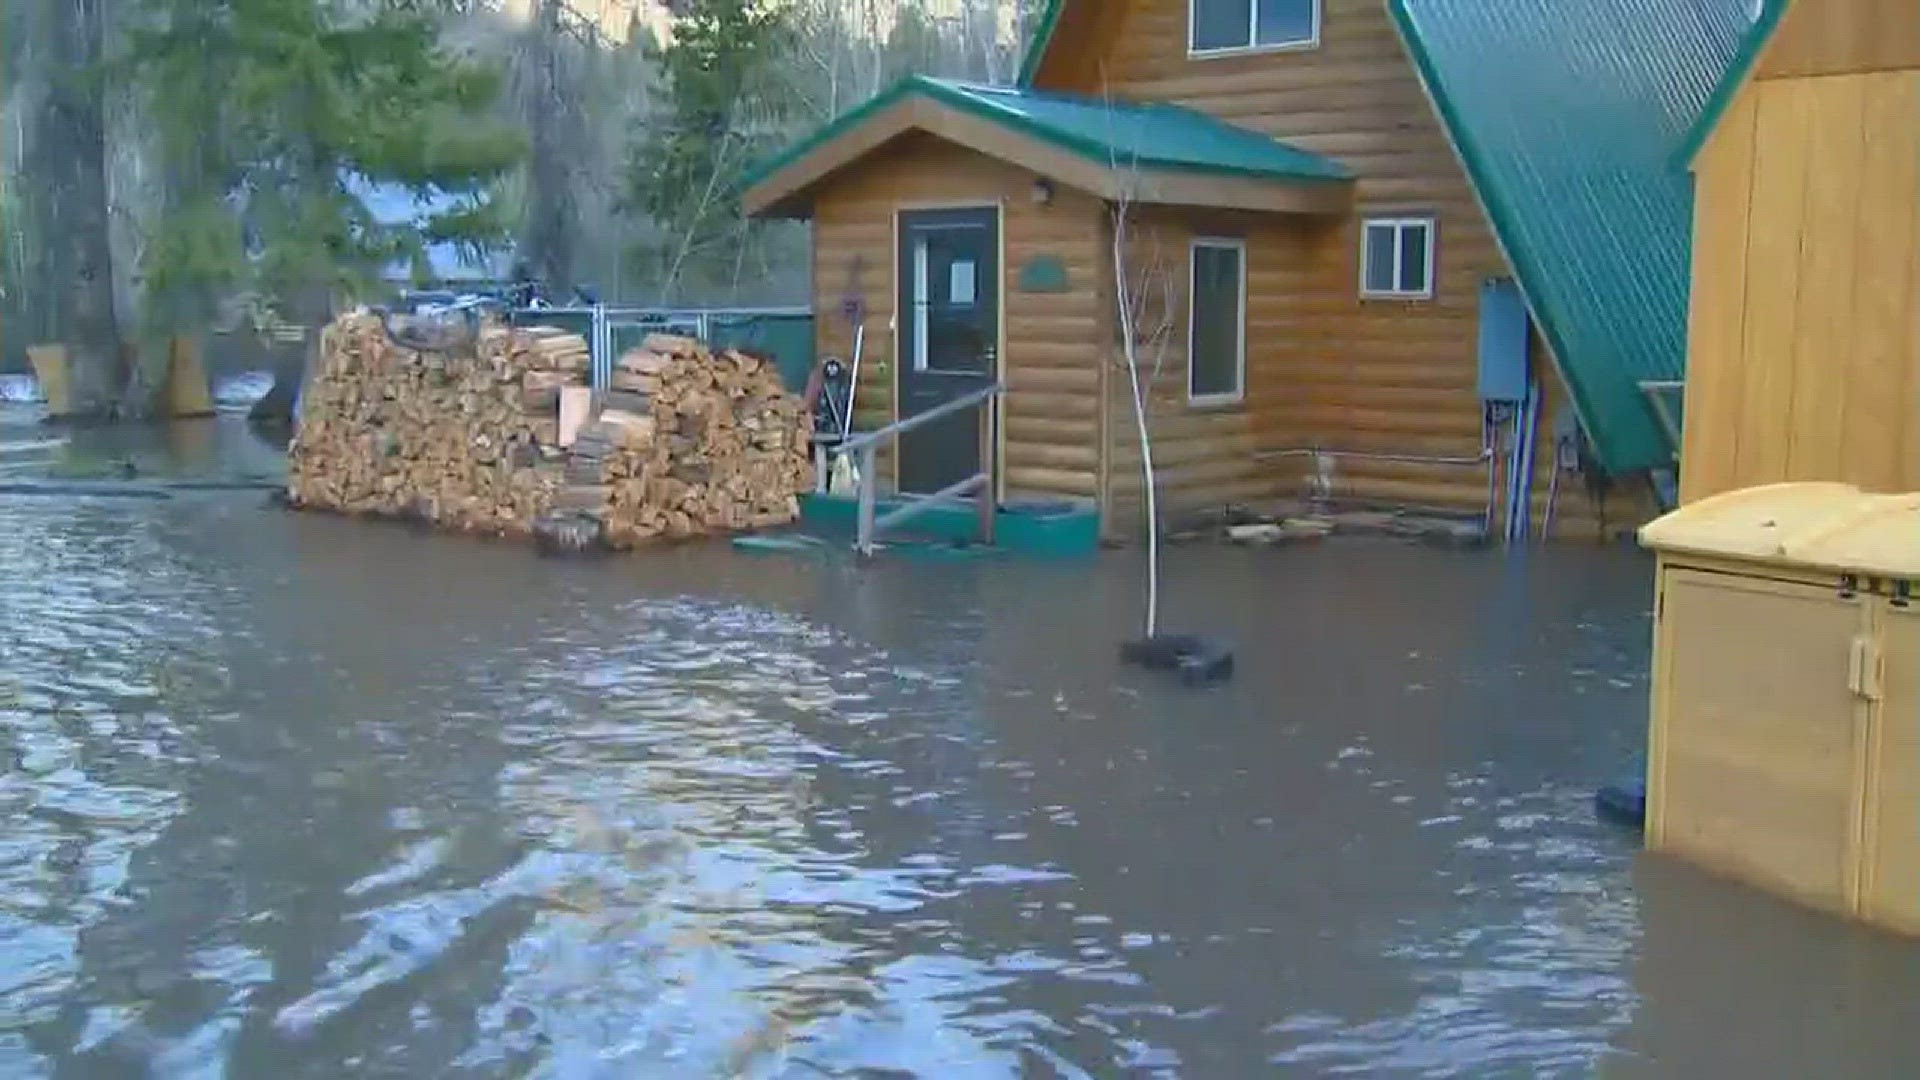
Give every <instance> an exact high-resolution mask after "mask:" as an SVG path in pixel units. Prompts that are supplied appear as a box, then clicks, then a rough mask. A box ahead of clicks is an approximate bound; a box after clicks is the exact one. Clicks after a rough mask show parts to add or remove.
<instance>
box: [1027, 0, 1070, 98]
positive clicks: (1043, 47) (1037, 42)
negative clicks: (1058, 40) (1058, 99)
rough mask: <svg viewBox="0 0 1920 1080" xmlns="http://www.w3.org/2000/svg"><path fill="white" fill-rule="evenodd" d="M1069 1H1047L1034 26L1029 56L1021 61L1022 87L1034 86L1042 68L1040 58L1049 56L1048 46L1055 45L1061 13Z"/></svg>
mask: <svg viewBox="0 0 1920 1080" xmlns="http://www.w3.org/2000/svg"><path fill="white" fill-rule="evenodd" d="M1066 6H1067V0H1047V7H1046V10H1045V11H1042V12H1041V13H1040V20H1039V21H1038V22H1036V23H1034V24H1033V40H1032V41H1031V42H1029V43H1028V45H1027V55H1026V56H1025V57H1024V58H1022V59H1021V61H1020V85H1021V86H1032V85H1033V76H1034V73H1035V72H1036V71H1038V70H1039V68H1040V58H1041V57H1043V56H1045V55H1046V54H1047V46H1048V45H1050V44H1052V43H1053V32H1054V31H1055V30H1058V29H1059V28H1060V13H1061V12H1062V11H1064V10H1065V9H1066Z"/></svg>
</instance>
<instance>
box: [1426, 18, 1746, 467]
mask: <svg viewBox="0 0 1920 1080" xmlns="http://www.w3.org/2000/svg"><path fill="white" fill-rule="evenodd" d="M1389 7H1390V9H1391V10H1392V12H1393V15H1394V18H1395V20H1396V21H1397V22H1398V24H1399V26H1400V30H1401V34H1402V36H1403V37H1404V38H1405V40H1406V42H1407V46H1408V51H1409V52H1410V53H1411V54H1412V55H1413V58H1414V62H1415V64H1416V65H1417V66H1418V67H1419V69H1420V72H1421V76H1422V78H1423V79H1424V81H1425V82H1426V84H1427V86H1428V89H1429V91H1430V92H1431V93H1432V95H1433V98H1434V101H1435V103H1436V104H1437V105H1438V107H1439V110H1440V113H1441V117H1442V119H1443V121H1444V122H1445V124H1446V125H1447V128H1448V130H1449V132H1450V133H1451V135H1452V137H1453V141H1454V143H1455V145H1456V146H1457V147H1458V148H1459V151H1460V156H1461V158H1462V159H1463V160H1464V162H1465V163H1466V167H1467V171H1468V172H1469V173H1470V174H1471V176H1472V178H1473V182H1474V185H1475V187H1476V188H1477V189H1478V191H1479V193H1480V197H1481V201H1482V202H1483V203H1484V204H1485V205H1486V207H1487V211H1488V214H1489V216H1490V217H1491V218H1492V219H1493V226H1494V231H1495V232H1496V234H1497V235H1498V236H1499V239H1500V242H1501V245H1502V247H1504V248H1505V250H1506V252H1507V255H1508V257H1509V259H1510V260H1511V262H1512V263H1513V267H1514V271H1515V273H1516V274H1517V275H1518V277H1519V279H1520V285H1521V288H1522V289H1523V290H1524V291H1525V293H1526V295H1527V301H1528V304H1529V306H1530V307H1531V309H1532V311H1533V313H1534V316H1535V318H1536V319H1537V320H1538V321H1539V323H1540V326H1541V330H1542V331H1543V333H1544V334H1545V335H1546V337H1547V340H1548V342H1549V343H1550V344H1551V345H1552V347H1553V351H1554V355H1555V357H1556V359H1557V360H1558V361H1559V364H1560V369H1561V372H1562V374H1563V375H1564V376H1565V378H1566V381H1567V384H1568V387H1569V389H1570V390H1571V391H1572V394H1573V398H1574V402H1575V405H1576V407H1577V408H1578V410H1579V412H1580V418H1581V421H1582V423H1583V425H1584V426H1585V427H1586V430H1587V433H1588V435H1589V436H1590V438H1591V439H1592V441H1593V444H1594V448H1595V451H1596V453H1597V455H1598V456H1599V458H1600V461H1601V463H1602V464H1603V465H1605V466H1606V467H1607V468H1608V469H1609V470H1610V471H1613V472H1624V471H1629V470H1634V469H1641V468H1652V467H1664V466H1668V465H1671V464H1672V452H1673V448H1672V447H1671V446H1670V445H1669V444H1668V441H1667V438H1666V436H1665V434H1664V432H1663V431H1662V430H1661V428H1660V426H1659V420H1658V418H1657V417H1656V415H1655V414H1654V412H1653V410H1652V408H1651V407H1650V406H1649V404H1648V403H1647V400H1646V398H1645V396H1644V394H1643V393H1642V392H1641V390H1640V384H1641V383H1642V382H1643V381H1656V380H1657V381H1672V380H1679V379H1682V378H1684V377H1685V371H1686V349H1687V298H1688V278H1689V274H1690V270H1691V265H1690V264H1691V254H1692V228H1693V183H1692V178H1691V177H1690V176H1688V174H1687V173H1686V172H1685V171H1684V170H1682V169H1678V168H1675V167H1674V164H1673V159H1674V154H1675V152H1676V151H1677V150H1678V149H1679V148H1680V146H1681V145H1682V143H1683V141H1684V140H1685V139H1686V138H1687V135H1688V133H1689V132H1690V131H1691V130H1692V128H1693V125H1694V124H1695V123H1696V122H1697V121H1698V120H1699V118H1700V116H1701V114H1702V112H1703V111H1704V110H1705V109H1706V107H1707V104H1708V101H1709V99H1710V98H1711V97H1712V96H1713V94H1714V90H1715V88H1716V87H1717V86H1718V85H1719V84H1720V82H1721V80H1722V79H1723V78H1724V77H1725V75H1726V73H1727V71H1728V68H1729V66H1730V65H1731V64H1732V63H1733V62H1734V59H1735V57H1736V55H1737V54H1738V53H1739V52H1740V49H1741V45H1742V43H1743V41H1745V40H1746V38H1747V36H1748V32H1749V30H1750V29H1751V27H1752V20H1751V5H1750V0H1389Z"/></svg>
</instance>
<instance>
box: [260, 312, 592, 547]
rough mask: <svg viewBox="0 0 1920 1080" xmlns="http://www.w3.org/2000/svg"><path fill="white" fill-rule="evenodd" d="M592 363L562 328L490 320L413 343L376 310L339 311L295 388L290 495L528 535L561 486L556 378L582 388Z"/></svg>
mask: <svg viewBox="0 0 1920 1080" xmlns="http://www.w3.org/2000/svg"><path fill="white" fill-rule="evenodd" d="M588 366H589V357H588V353H587V343H586V341H585V340H584V339H582V338H581V337H580V336H579V335H577V334H568V333H564V332H562V331H559V330H553V329H548V328H535V329H529V330H510V329H507V328H505V327H499V326H489V327H486V328H484V329H482V330H481V331H480V333H479V334H478V336H477V338H472V339H469V340H468V341H466V342H464V343H453V344H449V345H448V347H446V348H444V349H436V350H424V351H416V350H414V349H410V348H406V347H403V346H401V345H400V344H397V343H396V342H395V341H394V340H393V339H392V338H391V337H390V336H389V334H388V332H387V329H386V328H385V327H384V326H383V325H382V322H381V319H380V317H379V316H377V315H374V314H370V313H364V312H363V313H355V314H349V315H344V316H342V317H341V318H340V319H338V320H336V321H335V322H334V324H333V325H332V326H329V327H327V329H326V330H325V331H324V333H323V336H322V338H321V348H320V366H319V370H318V371H316V372H314V373H313V375H312V377H311V378H310V379H309V380H308V382H307V385H306V388H305V389H304V390H303V391H302V395H301V402H300V426H299V432H298V434H297V435H296V436H295V438H294V441H293V445H292V446H291V448H290V449H289V452H288V454H289V461H288V467H289V471H288V495H289V496H290V498H291V500H292V502H293V503H294V504H295V505H301V506H312V507H317V508H323V509H329V510H339V511H344V512H347V513H353V514H375V515H382V516H402V517H412V518H418V519H421V520H424V521H428V522H431V523H434V524H437V525H442V526H445V527H448V528H453V529H463V530H472V531H480V532H508V533H511V532H522V531H525V530H526V529H528V528H529V527H530V526H531V524H532V522H533V520H534V519H535V518H537V517H539V516H540V515H541V514H544V513H546V512H547V510H548V509H549V507H550V506H551V504H552V500H553V496H554V493H555V492H556V491H558V490H559V488H560V487H561V486H562V481H561V478H560V476H559V473H558V468H557V465H558V460H559V450H558V444H559V441H560V422H559V398H560V388H561V387H564V386H576V385H578V386H584V385H586V382H587V369H588ZM549 448H551V449H549ZM548 462H552V463H553V466H554V467H551V468H542V467H541V466H542V465H543V464H544V463H548Z"/></svg>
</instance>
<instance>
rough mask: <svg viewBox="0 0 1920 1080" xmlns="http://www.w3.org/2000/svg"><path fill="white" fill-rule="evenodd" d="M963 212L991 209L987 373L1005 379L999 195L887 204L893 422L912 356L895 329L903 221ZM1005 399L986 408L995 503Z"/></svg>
mask: <svg viewBox="0 0 1920 1080" xmlns="http://www.w3.org/2000/svg"><path fill="white" fill-rule="evenodd" d="M967 210H974V211H982V210H988V211H992V212H993V219H994V244H995V250H994V253H993V258H994V264H995V265H994V269H995V274H994V363H993V366H994V370H993V372H992V373H991V377H992V378H994V379H998V380H1002V381H1004V379H1005V378H1006V370H1007V291H1008V290H1007V204H1006V201H1005V200H1003V199H956V200H953V201H950V202H948V201H925V202H904V203H895V204H894V207H893V230H892V232H893V240H892V246H893V255H892V257H891V258H889V259H888V260H887V261H888V263H889V265H890V266H891V267H892V271H893V272H892V275H891V280H890V282H889V288H890V289H891V296H892V300H891V303H892V306H893V319H892V326H891V327H890V328H889V336H890V337H891V339H892V350H891V351H892V363H893V377H892V379H891V380H890V381H891V383H892V395H893V419H894V420H895V421H896V422H898V421H899V420H900V419H901V418H902V416H901V412H900V405H901V401H902V396H901V391H900V373H901V372H902V371H903V370H904V366H905V365H906V364H909V363H911V362H912V359H911V358H910V357H908V356H906V355H905V354H904V353H903V352H902V350H901V343H902V342H903V341H904V340H905V339H906V335H905V334H904V333H903V332H902V330H901V327H900V320H901V319H902V318H904V317H906V314H907V313H906V312H904V311H902V310H901V305H900V296H901V294H902V292H903V288H902V286H903V285H904V283H905V280H906V273H905V268H904V267H903V266H902V265H901V262H902V251H903V245H902V244H901V240H902V239H903V238H904V233H905V220H906V219H907V218H909V217H911V216H912V215H914V214H926V213H942V212H945V211H967ZM1005 402H1006V398H1005V396H1004V395H1002V396H1001V397H1000V398H998V399H996V400H994V401H993V402H992V403H991V404H990V405H989V406H987V407H988V408H990V409H992V410H993V440H994V452H993V476H992V478H991V481H992V483H991V487H992V490H993V498H994V500H995V501H996V502H998V501H999V500H1001V499H1002V498H1004V496H1005V482H1006V458H1007V455H1006V446H1007V433H1006V410H1005V409H1004V408H1003V406H1004V404H1005ZM900 447H901V443H900V442H899V441H897V440H896V442H895V443H894V452H893V454H892V459H893V463H892V471H893V487H894V490H895V491H898V490H900V460H901V457H902V455H901V453H900Z"/></svg>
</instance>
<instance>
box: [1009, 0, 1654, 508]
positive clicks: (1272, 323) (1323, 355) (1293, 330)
mask: <svg viewBox="0 0 1920 1080" xmlns="http://www.w3.org/2000/svg"><path fill="white" fill-rule="evenodd" d="M1121 9H1124V10H1121ZM1102 10H1103V13H1104V14H1103V15H1102V16H1101V18H1100V19H1099V20H1096V21H1100V22H1105V23H1106V24H1107V26H1108V27H1110V29H1106V30H1102V29H1099V28H1096V29H1093V30H1083V31H1079V32H1081V33H1084V34H1085V35H1086V36H1085V37H1084V38H1083V39H1081V40H1084V41H1087V42H1090V43H1093V44H1094V45H1095V46H1096V48H1097V49H1101V50H1104V56H1101V57H1099V58H1098V59H1097V60H1088V61H1087V62H1085V63H1080V62H1067V61H1068V60H1069V59H1070V58H1062V60H1061V61H1060V62H1058V63H1056V62H1054V61H1052V60H1050V61H1049V63H1048V65H1047V66H1046V67H1045V68H1043V70H1042V71H1041V73H1040V82H1041V86H1042V88H1046V89H1062V90H1071V91H1079V92H1083V93H1101V92H1103V90H1104V91H1106V92H1111V93H1113V94H1115V95H1118V96H1122V97H1126V98H1132V99H1137V100H1165V101H1172V102H1176V103H1178V104H1182V105H1186V106H1189V107H1191V108H1196V109H1200V110H1203V111H1205V112H1208V113H1211V114H1213V115H1216V116H1219V117H1221V118H1223V119H1226V120H1228V121H1230V122H1232V123H1236V124H1240V125H1243V126H1245V127H1249V128H1252V129H1254V130H1258V131H1261V132H1264V133H1266V134H1269V135H1272V136H1275V137H1276V138H1280V139H1284V140H1286V141H1287V142H1289V143H1292V144H1293V145H1295V146H1298V147H1300V148H1301V149H1303V150H1310V151H1314V152H1317V153H1321V154H1325V155H1328V156H1330V157H1333V158H1336V159H1338V160H1340V161H1341V162H1343V163H1344V164H1346V165H1347V166H1348V167H1350V168H1352V169H1353V170H1354V171H1355V173H1356V174H1357V175H1358V176H1359V181H1358V185H1357V190H1356V193H1355V213H1354V215H1353V217H1352V218H1351V219H1349V220H1347V221H1343V222H1335V223H1333V224H1330V225H1329V224H1324V223H1317V222H1315V221H1313V220H1312V219H1306V218H1290V217H1280V216H1276V215H1266V216H1261V217H1253V216H1248V217H1247V218H1246V219H1242V220H1238V221H1228V222H1227V223H1225V224H1222V223H1221V222H1220V221H1219V219H1218V218H1217V217H1206V218H1189V219H1188V220H1187V224H1186V226H1185V231H1186V232H1187V233H1188V234H1189V235H1190V234H1191V233H1192V232H1195V231H1198V232H1202V233H1207V232H1211V231H1213V230H1215V229H1221V230H1226V229H1235V230H1238V231H1228V232H1224V234H1225V235H1240V236H1244V237H1245V238H1246V239H1247V241H1248V248H1247V261H1248V266H1249V268H1250V273H1251V277H1250V279H1249V282H1248V308H1249V312H1248V319H1249V325H1248V335H1247V338H1248V357H1247V368H1248V386H1247V398H1246V401H1245V403H1244V405H1243V406H1242V408H1241V409H1240V410H1238V412H1237V413H1229V414H1215V415H1213V416H1212V417H1211V418H1210V419H1207V420H1204V421H1200V422H1197V423H1196V424H1192V425H1189V426H1188V427H1187V428H1185V429H1183V431H1185V432H1187V434H1183V435H1182V436H1179V437H1178V438H1176V439H1175V440H1174V444H1173V445H1169V447H1168V448H1167V451H1166V453H1165V454H1164V455H1163V456H1164V457H1165V458H1166V461H1165V462H1163V464H1166V465H1168V466H1169V472H1168V476H1167V478H1166V480H1167V483H1168V484H1169V485H1170V486H1171V488H1172V489H1173V490H1172V492H1171V499H1170V501H1172V502H1174V503H1176V504H1177V503H1180V502H1189V503H1190V502H1194V501H1200V502H1205V501H1210V500H1222V499H1227V498H1229V497H1248V498H1252V497H1258V496H1260V495H1262V494H1304V493H1305V487H1304V485H1305V483H1306V481H1307V479H1308V477H1307V475H1306V471H1305V470H1304V469H1303V466H1302V465H1301V462H1300V460H1299V459H1282V460H1280V461H1268V462H1265V463H1262V464H1259V465H1253V464H1249V462H1248V460H1247V459H1249V458H1251V457H1252V452H1253V451H1259V450H1282V449H1290V448H1295V447H1319V448H1323V449H1328V450H1345V451H1360V452H1366V453H1388V454H1407V455H1430V456H1436V457H1449V458H1452V457H1467V456H1472V455H1474V454H1477V453H1478V452H1479V449H1480V445H1481V406H1480V402H1479V400H1478V397H1477V395H1476V392H1475V381H1476V348H1477V344H1476V343H1477V340H1478V325H1479V323H1478V320H1479V289H1480V285H1481V283H1482V281H1484V280H1485V279H1486V278H1488V277H1490V276H1505V275H1508V274H1509V269H1508V266H1507V263H1506V260H1505V257H1504V255H1503V254H1502V253H1501V251H1500V249H1499V247H1498V245H1497V244H1496V242H1495V241H1494V238H1493V235H1492V231H1491V229H1490V228H1489V226H1488V224H1487V219H1486V215H1485V213H1484V212H1483V210H1482V209H1481V207H1480V205H1479V202H1478V201H1477V197H1476V195H1475V193H1474V191H1473V189H1472V187H1471V185H1470V184H1469V182H1468V180H1467V177H1466V174H1465V171H1464V169H1463V168H1462V167H1461V165H1460V163H1459V161H1458V159H1457V157H1456V156H1455V154H1454V152H1453V149H1452V147H1451V146H1450V145H1449V143H1448V141H1447V138H1446V135H1445V133H1444V131H1443V130H1442V129H1441V127H1440V124H1439V121H1438V119H1437V117H1436V116H1435V115H1434V112H1433V107H1432V105H1431V104H1430V103H1429V101H1428V99H1427V96H1426V93H1425V91H1424V90H1423V88H1422V87H1421V85H1420V83H1419V80H1418V78H1417V77H1416V75H1415V73H1414V69H1413V65H1412V63H1411V62H1410V60H1409V59H1408V58H1407V56H1406V53H1405V50H1404V48H1403V46H1402V45H1401V43H1400V40H1399V38H1398V36H1397V35H1396V33H1395V31H1394V29H1393V26H1392V24H1391V22H1390V20H1389V17H1388V15H1387V13H1386V6H1385V4H1384V3H1382V2H1381V0H1325V8H1324V12H1323V19H1322V32H1321V42H1320V45H1319V47H1317V48H1314V49H1307V50H1296V51H1284V52H1274V53H1255V54H1251V55H1241V56H1223V57H1210V58H1193V57H1190V56H1188V54H1187V0H1132V2H1130V3H1126V4H1119V3H1116V4H1113V5H1102ZM1107 20H1111V21H1110V22H1107ZM1087 51H1088V52H1089V53H1092V52H1094V51H1095V50H1094V49H1089V50H1087ZM1168 214H1169V215H1170V217H1169V219H1168V220H1169V221H1178V220H1179V217H1178V212H1175V211H1169V212H1168ZM1403 214H1404V215H1408V216H1414V215H1420V216H1432V217H1433V218H1434V219H1435V221H1436V223H1437V226H1438V233H1437V239H1436V262H1437V265H1436V277H1435V282H1434V284H1435V289H1434V296H1433V299H1431V300H1424V301H1406V300H1364V301H1363V300H1362V299H1361V298H1360V295H1359V279H1360V266H1359V259H1360V222H1361V220H1362V219H1363V218H1365V217H1368V216H1374V215H1388V216H1393V215H1403ZM1182 258H1183V259H1184V252H1182ZM1184 339H1185V330H1184V325H1183V326H1182V330H1181V341H1180V345H1181V347H1182V348H1183V349H1184ZM1181 371H1182V375H1181V377H1180V379H1179V380H1170V388H1169V389H1170V391H1181V392H1183V389H1184V368H1182V369H1181ZM1542 371H1543V374H1545V373H1549V372H1550V371H1551V368H1550V366H1543V368H1542ZM1549 377H1551V376H1549ZM1115 401H1116V402H1117V403H1118V405H1117V406H1113V405H1111V404H1110V407H1121V408H1124V407H1127V402H1126V399H1125V397H1124V396H1123V395H1121V396H1116V397H1115ZM1543 412H1544V410H1543ZM1542 423H1543V425H1544V426H1545V427H1544V429H1545V430H1546V431H1549V432H1550V431H1551V426H1550V424H1551V421H1550V419H1548V418H1545V417H1543V421H1542ZM1113 428H1114V430H1115V431H1116V432H1119V433H1120V434H1118V435H1116V456H1115V458H1114V463H1115V473H1114V476H1115V484H1116V488H1115V492H1114V495H1115V497H1116V498H1118V499H1120V500H1121V502H1122V503H1130V502H1131V500H1132V499H1133V498H1135V497H1137V487H1135V488H1128V487H1126V486H1125V485H1126V484H1127V482H1128V481H1127V478H1126V477H1125V476H1124V475H1122V472H1121V469H1122V461H1123V458H1125V457H1126V455H1129V454H1131V453H1132V451H1130V450H1126V449H1124V448H1122V447H1121V446H1120V445H1119V444H1120V443H1122V442H1124V441H1126V440H1125V438H1124V437H1123V436H1124V434H1125V432H1126V431H1128V430H1130V428H1131V418H1130V416H1129V415H1128V414H1127V413H1125V412H1124V411H1122V412H1119V413H1117V414H1116V417H1115V419H1114V422H1113ZM1201 432H1205V433H1206V434H1204V435H1203V434H1201ZM1209 440H1213V441H1214V445H1213V447H1212V451H1211V453H1210V454H1209V453H1208V452H1207V451H1204V450H1201V449H1198V447H1199V446H1200V445H1203V444H1206V443H1208V442H1209ZM1187 442H1191V443H1192V444H1193V445H1192V446H1187V445H1179V444H1180V443H1187ZM1546 449H1547V451H1548V452H1549V453H1550V451H1551V445H1550V440H1548V441H1547V446H1546ZM1136 483H1137V482H1136ZM1334 485H1335V494H1336V495H1337V496H1338V497H1340V498H1342V499H1344V500H1347V501H1352V502H1356V503H1381V504H1410V503H1412V504H1420V505H1426V506H1434V507H1438V508H1441V509H1446V510H1452V511H1459V512H1467V513H1475V512H1479V511H1480V510H1481V509H1483V508H1484V506H1485V504H1486V474H1485V471H1484V470H1483V469H1479V468H1472V467H1462V466H1459V465H1437V464H1435V465H1408V464H1396V463H1389V462H1368V461H1359V460H1347V461H1342V462H1340V463H1339V464H1338V466H1337V471H1336V473H1335V478H1334ZM1573 486H1574V487H1576V488H1578V489H1579V490H1577V491H1573V492H1567V491H1563V492H1562V496H1561V498H1562V502H1561V506H1560V511H1559V513H1560V515H1563V520H1566V521H1581V520H1585V519H1588V518H1593V517H1596V516H1597V515H1596V514H1595V511H1594V510H1593V508H1591V507H1582V506H1579V505H1578V504H1579V503H1581V502H1583V501H1584V500H1585V499H1586V494H1585V489H1584V486H1583V485H1579V484H1577V483H1576V484H1575V485H1573ZM1129 493H1130V494H1129ZM1540 496H1541V497H1544V489H1542V491H1541V493H1540ZM1637 502H1644V500H1637ZM1608 509H1609V511H1610V513H1609V520H1610V521H1611V520H1615V519H1617V518H1618V516H1619V507H1618V505H1617V504H1610V506H1609V508H1608ZM1636 512H1638V511H1636ZM1536 520H1537V519H1536Z"/></svg>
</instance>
